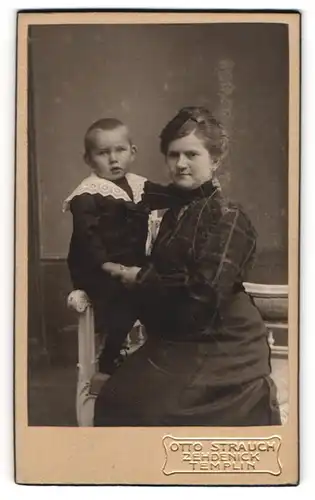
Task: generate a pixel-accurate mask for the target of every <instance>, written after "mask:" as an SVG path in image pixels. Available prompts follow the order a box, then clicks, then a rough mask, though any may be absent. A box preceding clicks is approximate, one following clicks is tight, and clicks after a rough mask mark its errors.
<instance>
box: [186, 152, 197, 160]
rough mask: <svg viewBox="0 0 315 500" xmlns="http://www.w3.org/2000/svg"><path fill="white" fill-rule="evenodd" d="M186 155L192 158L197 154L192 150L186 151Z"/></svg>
mask: <svg viewBox="0 0 315 500" xmlns="http://www.w3.org/2000/svg"><path fill="white" fill-rule="evenodd" d="M186 155H187V157H188V158H190V159H192V158H195V157H196V156H197V153H195V152H194V151H189V152H188V153H186Z"/></svg>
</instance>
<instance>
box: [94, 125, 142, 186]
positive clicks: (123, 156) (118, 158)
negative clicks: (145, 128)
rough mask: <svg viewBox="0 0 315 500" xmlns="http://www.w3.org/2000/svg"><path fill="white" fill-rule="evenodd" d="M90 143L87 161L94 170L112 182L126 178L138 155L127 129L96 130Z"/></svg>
mask: <svg viewBox="0 0 315 500" xmlns="http://www.w3.org/2000/svg"><path fill="white" fill-rule="evenodd" d="M90 141H91V146H90V148H89V151H88V152H87V153H86V154H85V161H86V163H87V164H88V165H89V166H90V167H91V168H92V170H93V171H94V172H95V173H96V174H97V175H99V176H100V177H103V178H104V179H108V180H110V181H115V180H118V179H121V178H122V177H124V175H125V174H126V172H128V170H129V166H130V164H131V163H132V162H133V160H134V157H135V153H136V147H135V146H134V145H132V144H130V139H129V135H128V130H127V128H126V127H124V126H122V127H117V128H115V129H114V130H95V131H94V132H93V135H92V137H91V138H90Z"/></svg>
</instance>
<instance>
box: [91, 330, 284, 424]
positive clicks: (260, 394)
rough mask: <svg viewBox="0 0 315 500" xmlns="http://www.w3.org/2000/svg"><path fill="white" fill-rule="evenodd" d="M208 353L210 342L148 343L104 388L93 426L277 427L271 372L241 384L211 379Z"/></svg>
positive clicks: (223, 376)
mask: <svg viewBox="0 0 315 500" xmlns="http://www.w3.org/2000/svg"><path fill="white" fill-rule="evenodd" d="M211 354H212V352H211V343H209V342H170V341H166V340H161V339H159V340H153V339H149V340H148V341H147V343H146V344H145V345H144V346H143V347H142V348H140V349H139V350H138V351H137V352H136V353H135V354H133V355H131V356H130V357H129V358H128V359H127V360H126V361H125V363H124V364H123V365H122V366H121V367H120V368H119V369H118V370H117V371H116V372H115V374H114V375H113V376H112V377H111V379H110V380H109V381H108V382H107V383H106V384H105V385H104V386H103V389H102V391H101V393H100V394H99V396H98V398H97V400H96V404H95V416H94V425H95V426H98V427H102V426H183V425H185V426H263V425H280V424H281V421H280V413H279V408H278V403H277V397H276V387H275V385H274V383H273V381H272V379H271V378H270V376H269V373H268V372H267V371H266V373H263V372H261V373H260V374H259V373H257V376H256V377H254V378H252V379H251V380H245V381H243V382H240V378H239V376H235V377H234V376H233V373H229V374H228V377H227V376H226V375H227V374H226V372H225V370H222V374H221V376H220V373H219V374H217V376H215V377H213V366H212V365H213V361H214V360H213V358H212V355H211ZM236 369H237V373H238V374H240V373H244V372H243V371H242V367H241V366H238V367H236ZM253 373H255V370H253Z"/></svg>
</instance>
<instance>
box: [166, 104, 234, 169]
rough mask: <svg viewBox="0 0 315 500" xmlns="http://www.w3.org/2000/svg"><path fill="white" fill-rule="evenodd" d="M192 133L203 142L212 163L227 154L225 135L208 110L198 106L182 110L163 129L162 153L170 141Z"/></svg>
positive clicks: (226, 138) (226, 137)
mask: <svg viewBox="0 0 315 500" xmlns="http://www.w3.org/2000/svg"><path fill="white" fill-rule="evenodd" d="M192 132H193V133H195V135H196V136H197V137H198V138H199V139H201V140H202V141H203V142H204V146H205V148H206V149H207V150H208V152H209V154H210V156H211V158H212V160H213V162H214V163H219V162H220V161H221V160H222V159H223V157H224V156H225V155H226V153H227V148H228V142H229V141H228V136H227V133H226V131H225V129H224V128H223V126H222V125H221V123H219V121H218V120H217V119H216V118H215V117H214V116H213V114H212V113H211V112H210V111H209V110H208V109H206V108H203V107H199V106H188V107H185V108H182V109H181V110H180V111H179V112H178V113H177V115H176V116H175V117H174V118H173V119H172V120H171V121H170V122H168V124H167V125H166V126H165V127H164V129H163V130H162V132H161V134H160V139H161V143H160V149H161V151H162V153H163V154H164V155H166V154H167V150H168V147H169V145H170V143H171V142H172V141H174V140H175V139H180V138H182V137H185V136H187V135H189V134H191V133H192Z"/></svg>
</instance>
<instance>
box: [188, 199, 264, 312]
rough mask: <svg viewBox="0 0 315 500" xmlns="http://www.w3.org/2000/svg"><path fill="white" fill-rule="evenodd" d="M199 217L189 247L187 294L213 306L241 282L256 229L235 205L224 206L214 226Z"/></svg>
mask: <svg viewBox="0 0 315 500" xmlns="http://www.w3.org/2000/svg"><path fill="white" fill-rule="evenodd" d="M207 219H208V218H207V213H205V214H204V216H203V217H201V220H200V223H199V226H198V228H197V231H196V239H195V242H194V245H193V247H194V248H195V250H194V257H193V266H192V269H191V272H190V277H189V283H188V286H189V294H190V296H191V297H192V298H195V299H196V300H198V301H200V302H209V301H210V302H212V304H213V305H214V306H215V307H218V306H219V305H220V304H222V303H223V302H225V301H226V300H227V299H228V298H229V296H230V295H231V293H232V292H233V288H234V285H235V284H236V283H237V282H238V281H242V278H243V277H244V274H245V271H246V268H247V267H248V265H249V263H250V261H251V260H252V257H253V255H254V252H255V248H256V231H255V229H254V228H253V226H252V224H251V222H250V220H249V219H248V218H247V216H246V215H245V214H244V212H243V211H242V210H241V209H240V208H239V207H226V208H224V209H223V213H222V215H221V217H220V219H219V221H218V222H217V224H216V225H215V226H212V227H210V225H209V221H208V220H207Z"/></svg>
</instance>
